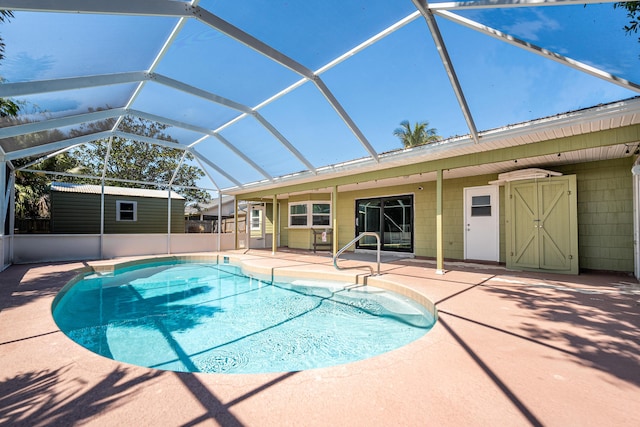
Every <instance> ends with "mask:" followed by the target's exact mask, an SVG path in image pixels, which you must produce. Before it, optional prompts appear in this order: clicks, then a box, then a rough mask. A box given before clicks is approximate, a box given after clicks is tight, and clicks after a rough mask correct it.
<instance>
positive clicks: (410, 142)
mask: <svg viewBox="0 0 640 427" xmlns="http://www.w3.org/2000/svg"><path fill="white" fill-rule="evenodd" d="M393 135H394V136H397V137H398V138H400V141H401V142H402V145H403V146H404V148H409V147H415V146H418V145H424V144H429V143H432V142H435V141H439V140H441V139H442V137H441V136H439V135H438V131H437V130H436V129H434V128H430V127H429V122H427V121H424V122H416V123H415V124H414V125H413V128H412V127H411V124H410V123H409V121H408V120H403V121H402V122H400V127H399V128H396V130H394V131H393Z"/></svg>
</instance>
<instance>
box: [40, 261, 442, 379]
mask: <svg viewBox="0 0 640 427" xmlns="http://www.w3.org/2000/svg"><path fill="white" fill-rule="evenodd" d="M53 316H54V319H55V321H56V323H57V324H58V326H59V327H60V329H61V330H62V331H63V332H64V333H65V334H66V335H67V336H69V337H70V338H71V339H72V340H74V341H75V342H77V343H78V344H80V345H82V346H84V347H86V348H87V349H89V350H91V351H93V352H95V353H98V354H100V355H103V356H105V357H109V358H112V359H114V360H119V361H122V362H127V363H131V364H135V365H139V366H147V367H153V368H157V369H164V370H172V371H181V372H218V373H265V372H288V371H299V370H304V369H311V368H318V367H327V366H334V365H338V364H343V363H348V362H353V361H356V360H361V359H365V358H368V357H372V356H375V355H378V354H381V353H385V352H387V351H390V350H393V349H396V348H398V347H401V346H403V345H406V344H408V343H410V342H412V341H414V340H416V339H418V338H420V337H421V336H423V335H424V334H425V333H427V331H429V329H430V328H431V327H432V326H433V323H434V321H435V320H434V317H433V316H432V314H431V313H430V312H429V311H428V310H426V309H425V308H424V307H423V306H422V305H420V304H418V303H416V302H415V301H413V300H411V299H408V298H405V297H403V296H400V295H398V294H395V293H392V292H389V291H383V290H381V289H378V288H373V287H370V286H366V287H354V286H353V285H347V284H346V283H335V282H333V283H331V282H313V281H309V280H305V281H302V280H298V281H293V282H292V283H271V282H265V281H261V280H257V279H255V278H251V277H247V276H244V275H242V273H241V271H240V269H239V268H238V267H235V266H232V265H228V264H215V263H213V264H207V263H205V264H202V263H178V264H176V263H171V264H165V263H156V264H146V265H143V266H139V267H136V268H127V269H123V270H118V272H117V273H116V274H113V275H109V276H100V275H93V276H88V277H86V278H84V279H83V280H81V281H80V282H78V283H76V284H74V285H73V286H72V287H70V288H69V289H67V290H66V291H65V292H64V293H63V294H61V295H60V296H59V297H58V298H56V301H55V302H54V307H53Z"/></svg>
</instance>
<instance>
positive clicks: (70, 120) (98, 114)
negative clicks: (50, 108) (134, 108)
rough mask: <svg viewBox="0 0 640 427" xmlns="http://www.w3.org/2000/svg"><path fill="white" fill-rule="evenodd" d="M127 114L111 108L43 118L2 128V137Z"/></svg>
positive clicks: (119, 109) (0, 135)
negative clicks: (56, 117) (55, 117)
mask: <svg viewBox="0 0 640 427" xmlns="http://www.w3.org/2000/svg"><path fill="white" fill-rule="evenodd" d="M125 114H127V112H126V110H125V109H124V108H113V109H110V110H102V111H94V112H91V113H86V114H77V115H75V116H68V117H61V118H58V119H51V120H43V121H40V122H33V123H26V124H22V125H16V126H9V127H6V128H2V129H0V138H10V137H14V136H18V135H26V134H29V133H35V132H41V131H45V130H50V129H54V128H60V127H65V126H73V125H78V124H81V123H86V122H93V121H96V120H105V119H113V118H115V117H119V116H123V115H125Z"/></svg>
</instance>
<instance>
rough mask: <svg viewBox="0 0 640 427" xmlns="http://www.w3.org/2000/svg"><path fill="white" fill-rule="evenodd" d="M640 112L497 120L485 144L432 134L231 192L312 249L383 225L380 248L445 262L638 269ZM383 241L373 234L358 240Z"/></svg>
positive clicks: (285, 239)
mask: <svg viewBox="0 0 640 427" xmlns="http://www.w3.org/2000/svg"><path fill="white" fill-rule="evenodd" d="M631 103H632V104H634V105H635V104H637V103H638V100H637V99H635V100H633V101H631ZM608 113H611V115H609V114H608ZM574 119H575V120H574ZM638 121H639V120H638V115H637V114H635V113H633V114H630V115H625V114H621V113H620V112H619V111H617V110H616V109H615V108H613V107H612V106H606V107H596V108H593V109H591V110H586V111H580V112H577V113H576V115H575V116H574V115H573V114H568V115H567V116H564V117H561V116H558V117H554V118H547V119H541V120H539V121H534V122H528V123H525V124H522V125H521V126H520V127H519V128H518V127H514V128H513V129H501V130H500V132H499V133H500V136H499V137H496V138H492V137H491V135H489V134H487V135H483V136H482V137H483V138H484V141H482V139H481V141H482V142H481V143H469V142H468V141H467V142H465V143H463V144H459V145H457V144H456V142H455V141H453V142H452V141H447V142H445V143H442V144H438V143H436V144H430V145H427V146H422V147H416V148H413V149H409V150H402V152H398V153H391V154H389V156H388V161H387V159H381V161H380V162H379V163H378V164H376V165H368V166H367V165H364V166H363V165H359V166H357V167H354V168H350V169H348V168H344V169H343V170H341V171H340V172H339V173H336V172H335V171H333V172H332V173H327V174H324V175H323V174H320V173H318V174H317V175H316V176H313V177H311V176H308V177H304V178H303V179H297V180H292V181H290V182H288V183H283V182H280V183H278V185H273V186H271V187H269V186H263V187H262V188H260V189H252V190H251V191H243V190H240V191H236V192H234V194H235V195H236V197H238V198H241V199H243V200H250V201H254V202H255V203H259V204H261V205H263V206H264V211H265V218H266V221H265V228H267V227H268V228H267V229H268V231H272V230H273V229H275V230H276V235H275V236H273V235H271V236H268V237H267V238H269V237H270V238H272V240H273V242H275V244H276V245H278V246H287V247H289V248H297V249H308V250H310V249H312V248H313V239H314V234H317V232H318V230H325V231H332V237H331V239H332V240H333V241H332V243H333V248H332V249H333V253H335V252H337V250H339V249H340V248H342V247H343V246H345V245H347V244H348V243H349V242H350V241H352V239H354V238H356V237H357V236H359V235H360V234H361V233H363V232H376V233H378V234H379V236H380V238H381V250H382V251H384V252H387V253H396V254H398V255H408V256H413V257H419V258H432V259H435V260H436V261H437V263H438V266H439V269H440V270H443V268H444V267H443V260H444V259H447V260H467V261H481V262H489V263H501V264H504V265H506V266H507V267H508V268H513V269H517V270H541V271H548V272H558V273H570V274H577V273H578V272H579V271H581V270H597V271H609V272H621V273H633V272H634V266H635V263H636V262H637V261H636V260H637V258H638V255H637V248H636V245H635V241H636V237H635V236H636V234H637V226H636V225H634V224H636V223H637V222H638V209H637V208H634V206H635V205H636V204H637V199H638V194H636V193H637V191H638V190H637V189H636V190H634V185H637V183H636V181H637V178H636V176H637V175H634V173H633V172H632V169H633V168H634V165H635V164H636V160H637V157H638V153H640V147H639V144H640V124H638ZM485 141H486V142H485ZM336 169H337V168H336ZM636 169H640V168H636ZM636 169H634V170H636ZM274 206H275V209H274ZM274 225H275V226H274ZM267 234H268V233H267ZM375 249H376V242H375V238H374V237H369V236H367V237H364V238H362V239H361V240H359V241H358V242H356V243H355V244H354V245H353V246H352V247H351V249H350V250H356V251H371V250H375Z"/></svg>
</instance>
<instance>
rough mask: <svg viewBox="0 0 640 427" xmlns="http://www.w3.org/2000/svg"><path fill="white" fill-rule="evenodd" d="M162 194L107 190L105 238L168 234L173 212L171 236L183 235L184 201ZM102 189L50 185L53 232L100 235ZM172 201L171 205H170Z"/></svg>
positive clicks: (83, 186) (80, 185) (99, 187)
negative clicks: (110, 236)
mask: <svg viewBox="0 0 640 427" xmlns="http://www.w3.org/2000/svg"><path fill="white" fill-rule="evenodd" d="M167 195H168V194H167V192H166V191H161V190H145V189H137V188H125V187H112V186H104V230H103V231H102V232H104V233H105V234H132V233H166V232H167V230H168V225H167V224H168V221H167V212H168V211H169V210H170V212H171V217H170V224H171V225H170V227H171V233H184V228H185V220H184V203H185V199H184V198H183V197H182V196H180V195H179V194H176V193H175V192H172V193H171V198H170V199H168V198H167ZM101 199H102V187H101V186H100V185H87V184H69V183H59V182H54V183H52V184H51V232H52V233H57V234H100V233H101V211H102V203H101ZM169 200H170V203H168V202H169Z"/></svg>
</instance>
